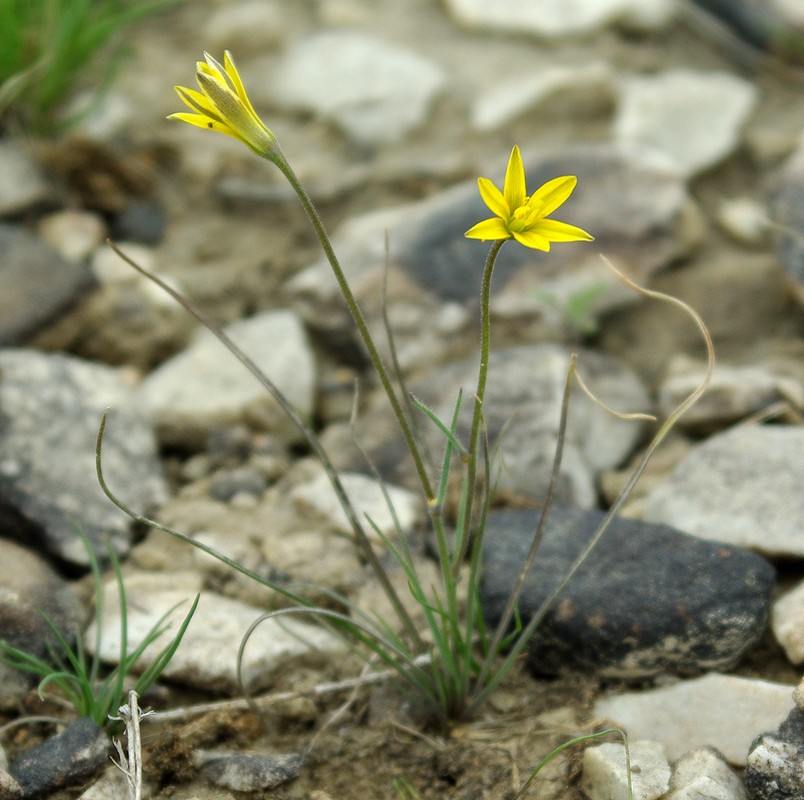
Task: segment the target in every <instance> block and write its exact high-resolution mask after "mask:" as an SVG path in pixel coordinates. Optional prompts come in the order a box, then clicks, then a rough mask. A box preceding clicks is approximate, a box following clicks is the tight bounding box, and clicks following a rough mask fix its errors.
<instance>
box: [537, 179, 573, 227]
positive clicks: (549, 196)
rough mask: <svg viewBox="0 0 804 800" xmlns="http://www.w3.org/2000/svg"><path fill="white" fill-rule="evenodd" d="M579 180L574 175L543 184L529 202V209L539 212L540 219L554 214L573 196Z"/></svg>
mask: <svg viewBox="0 0 804 800" xmlns="http://www.w3.org/2000/svg"><path fill="white" fill-rule="evenodd" d="M577 183H578V179H577V178H576V177H575V176H574V175H564V176H563V177H561V178H553V180H551V181H547V183H545V184H542V185H541V186H540V187H539V188H538V189H537V190H536V191H535V192H534V193H533V196H532V197H531V198H530V200H529V201H528V207H529V208H532V209H533V210H534V211H538V214H539V216H540V217H547V216H549V215H550V214H552V213H553V212H554V211H555V210H556V209H557V208H558V207H559V206H560V205H563V204H564V203H565V202H566V200H567V198H568V197H569V196H570V195H571V194H572V192H573V190H574V189H575V185H576V184H577Z"/></svg>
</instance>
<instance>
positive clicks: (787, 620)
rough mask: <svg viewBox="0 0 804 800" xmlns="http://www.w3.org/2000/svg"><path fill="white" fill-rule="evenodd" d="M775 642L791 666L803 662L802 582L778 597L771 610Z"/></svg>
mask: <svg viewBox="0 0 804 800" xmlns="http://www.w3.org/2000/svg"><path fill="white" fill-rule="evenodd" d="M771 628H772V629H773V635H774V636H775V637H776V641H777V642H779V644H780V645H781V646H782V648H783V649H784V652H785V655H787V658H788V659H789V660H790V662H791V663H792V664H801V663H803V662H804V582H802V583H800V584H798V586H796V587H795V588H794V589H792V590H791V591H789V592H786V593H785V594H783V595H782V596H781V597H779V598H778V599H777V600H776V602H775V603H774V604H773V608H772V610H771Z"/></svg>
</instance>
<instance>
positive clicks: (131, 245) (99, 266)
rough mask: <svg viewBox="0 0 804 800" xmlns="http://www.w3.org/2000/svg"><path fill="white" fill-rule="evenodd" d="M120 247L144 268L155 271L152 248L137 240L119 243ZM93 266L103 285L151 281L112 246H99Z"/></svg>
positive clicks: (99, 281)
mask: <svg viewBox="0 0 804 800" xmlns="http://www.w3.org/2000/svg"><path fill="white" fill-rule="evenodd" d="M118 247H119V248H120V250H121V251H122V252H124V253H125V254H126V255H127V256H128V257H129V258H130V259H131V260H132V261H135V262H136V263H137V264H139V265H140V266H141V267H142V268H143V269H147V270H148V271H149V272H153V271H154V263H155V257H154V251H153V249H152V248H150V247H147V246H146V245H144V244H137V243H136V242H123V243H118ZM91 267H92V272H93V273H94V274H95V277H96V278H97V279H98V283H100V284H101V285H102V286H113V285H115V284H117V285H119V284H131V285H133V284H142V283H143V282H144V281H147V282H148V283H150V281H148V279H147V278H145V277H143V276H142V275H141V274H140V273H139V272H137V270H136V269H134V267H132V266H131V264H128V263H126V262H125V261H124V260H123V259H122V258H120V256H119V255H117V253H115V251H114V250H112V248H111V247H101V248H99V249H98V250H97V251H96V252H95V255H94V256H93V258H92V263H91Z"/></svg>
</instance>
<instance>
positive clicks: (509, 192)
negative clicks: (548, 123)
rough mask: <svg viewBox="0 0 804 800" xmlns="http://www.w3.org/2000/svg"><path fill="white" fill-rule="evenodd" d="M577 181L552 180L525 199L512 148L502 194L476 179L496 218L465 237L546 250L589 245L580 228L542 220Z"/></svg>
mask: <svg viewBox="0 0 804 800" xmlns="http://www.w3.org/2000/svg"><path fill="white" fill-rule="evenodd" d="M577 182H578V179H577V178H576V177H575V176H574V175H563V176H562V177H560V178H553V180H550V181H547V183H545V184H543V185H542V186H540V187H539V188H538V189H537V190H536V191H535V192H534V193H533V195H532V196H531V197H530V198H528V197H527V194H526V192H527V186H526V184H525V168H524V167H523V166H522V155H521V154H520V152H519V148H518V147H517V146H516V145H514V148H513V149H512V150H511V157H510V158H509V159H508V167H507V169H506V171H505V182H504V184H503V190H502V192H501V191H500V190H499V189H498V188H497V186H495V185H494V184H493V183H492V182H491V181H490V180H488V178H480V179H478V182H477V186H478V189H479V191H480V196H481V197H482V198H483V202H484V203H485V204H486V205H487V206H488V207H489V208H490V209H491V211H492V212H494V214H495V215H496V216H495V217H494V218H493V219H486V220H483V222H479V223H478V224H477V225H475V226H474V227H473V228H470V229H469V230H468V231H467V232H466V233H465V234H464V235H465V236H467V237H468V238H470V239H487V240H488V239H510V238H511V237H513V238H514V239H516V240H517V241H518V242H519V243H520V244H522V245H524V246H525V247H532V248H533V249H535V250H545V251H547V250H549V249H550V243H551V242H579V241H580V242H588V241H591V240H592V238H593V237H592V236H591V235H590V234H589V233H587V232H586V231H585V230H583V229H582V228H578V227H576V226H575V225H569V224H568V223H566V222H560V221H558V220H553V219H545V218H546V217H547V216H548V215H549V214H551V213H552V212H553V211H555V210H556V209H557V208H558V207H559V206H560V205H561V204H562V203H563V202H564V201H565V200H566V199H567V198H568V197H569V196H570V195H571V194H572V191H573V189H575V185H576V184H577Z"/></svg>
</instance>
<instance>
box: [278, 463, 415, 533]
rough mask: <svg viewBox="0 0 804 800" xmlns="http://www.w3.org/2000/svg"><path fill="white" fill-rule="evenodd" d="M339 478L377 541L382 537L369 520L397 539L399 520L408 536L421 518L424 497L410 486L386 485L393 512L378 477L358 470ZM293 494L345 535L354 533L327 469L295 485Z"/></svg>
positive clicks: (297, 501) (300, 502) (381, 530)
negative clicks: (325, 471)
mask: <svg viewBox="0 0 804 800" xmlns="http://www.w3.org/2000/svg"><path fill="white" fill-rule="evenodd" d="M338 477H339V478H340V479H341V483H342V484H343V488H344V490H345V491H346V494H347V496H348V497H349V499H350V500H351V502H352V505H353V506H354V509H355V511H356V512H357V518H358V520H360V522H361V524H363V526H364V528H365V531H366V535H367V536H368V537H369V538H370V539H372V540H373V541H374V542H379V541H380V537H379V536H378V535H377V533H376V532H375V530H374V527H373V525H371V524H369V523H367V520H371V522H373V523H374V525H376V526H377V528H378V529H379V531H380V532H381V533H382V534H383V535H384V536H385V537H388V538H390V539H396V538H397V529H396V523H398V524H399V528H400V531H401V532H402V535H403V536H407V535H409V534H410V533H412V531H413V528H414V527H415V526H416V524H417V522H420V521H421V518H422V511H423V508H422V500H421V498H420V496H418V495H416V494H415V493H414V492H412V491H410V490H409V489H404V488H402V487H401V486H392V485H387V484H386V486H385V487H384V488H385V491H387V493H388V497H389V498H390V500H391V505H392V507H393V513H392V511H391V509H390V508H389V507H388V504H387V502H386V499H385V494H384V492H383V487H382V486H381V485H380V483H378V482H377V481H376V480H374V479H373V478H369V477H368V476H366V475H360V474H358V473H346V474H344V473H341V474H340V475H339V476H338ZM290 496H291V497H292V498H293V500H294V501H295V502H296V503H299V504H301V505H302V506H304V507H306V508H309V509H313V510H314V511H315V512H316V513H317V514H318V515H320V516H321V517H323V518H324V519H326V520H327V524H328V526H330V527H333V528H334V529H335V530H337V531H338V532H340V533H342V534H345V535H348V536H351V535H352V526H351V525H350V524H349V520H348V519H347V517H346V512H344V510H343V508H342V507H341V504H340V501H339V500H338V496H337V495H336V493H335V490H334V489H333V487H332V484H331V483H330V481H329V478H328V477H327V476H326V474H325V473H324V472H323V471H322V472H321V473H320V474H319V475H318V476H317V477H316V478H314V479H313V480H311V481H309V482H305V483H300V484H298V485H297V486H295V487H294V489H293V490H292V491H291V494H290ZM395 518H396V521H395Z"/></svg>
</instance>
